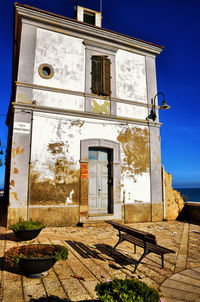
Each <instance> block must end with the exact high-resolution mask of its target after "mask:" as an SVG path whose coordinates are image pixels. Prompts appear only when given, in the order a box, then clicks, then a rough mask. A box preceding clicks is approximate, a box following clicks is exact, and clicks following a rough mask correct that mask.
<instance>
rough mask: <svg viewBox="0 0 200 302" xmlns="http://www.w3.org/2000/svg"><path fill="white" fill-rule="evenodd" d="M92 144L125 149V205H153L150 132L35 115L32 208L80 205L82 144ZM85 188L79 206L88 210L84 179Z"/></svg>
mask: <svg viewBox="0 0 200 302" xmlns="http://www.w3.org/2000/svg"><path fill="white" fill-rule="evenodd" d="M89 138H90V139H92V138H102V139H107V140H112V141H116V142H117V141H118V142H119V143H120V144H121V158H122V167H121V184H122V187H119V189H120V190H121V202H122V201H124V198H125V201H126V202H134V201H135V200H141V201H142V202H149V201H150V193H149V192H150V180H149V142H148V131H147V128H145V127H134V126H133V125H132V126H128V127H124V125H121V124H120V123H115V122H108V121H100V120H94V119H88V118H82V119H77V118H76V119H75V118H73V117H66V116H63V117H62V118H61V117H60V116H56V115H50V114H35V115H34V120H33V139H32V160H31V162H32V165H31V190H30V196H31V204H32V205H36V204H37V205H39V204H56V205H64V204H68V203H73V204H79V202H80V200H79V199H80V190H79V188H80V162H79V161H80V141H81V140H85V139H89ZM86 160H87V159H86ZM83 183H84V185H83ZM81 185H82V186H81V200H82V203H83V204H87V201H86V199H85V198H84V196H85V191H86V190H87V178H85V177H83V175H82V177H81ZM83 191H84V192H83ZM82 195H84V196H82ZM83 212H84V211H83Z"/></svg>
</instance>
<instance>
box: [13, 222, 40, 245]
mask: <svg viewBox="0 0 200 302" xmlns="http://www.w3.org/2000/svg"><path fill="white" fill-rule="evenodd" d="M43 228H44V225H43V224H42V223H41V222H39V221H33V220H31V219H30V220H27V221H26V220H22V219H20V220H19V221H18V222H17V223H15V224H12V225H10V226H9V229H10V230H12V231H13V232H14V234H15V236H16V238H17V239H18V240H20V241H26V240H32V239H34V238H35V237H37V236H38V235H39V233H40V232H41V230H42V229H43Z"/></svg>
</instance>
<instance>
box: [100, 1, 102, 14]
mask: <svg viewBox="0 0 200 302" xmlns="http://www.w3.org/2000/svg"><path fill="white" fill-rule="evenodd" d="M100 13H101V15H102V0H100Z"/></svg>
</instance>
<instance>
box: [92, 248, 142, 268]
mask: <svg viewBox="0 0 200 302" xmlns="http://www.w3.org/2000/svg"><path fill="white" fill-rule="evenodd" d="M95 247H96V248H97V249H98V250H99V251H100V252H101V254H104V255H107V256H109V257H110V258H111V260H114V262H115V263H117V264H119V265H122V266H126V265H131V264H136V262H137V260H135V259H133V258H131V257H129V256H127V255H124V254H122V253H120V252H119V251H117V250H113V249H112V247H111V246H110V245H107V244H96V245H95ZM110 266H114V265H112V264H110Z"/></svg>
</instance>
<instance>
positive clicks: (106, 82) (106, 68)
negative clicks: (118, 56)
mask: <svg viewBox="0 0 200 302" xmlns="http://www.w3.org/2000/svg"><path fill="white" fill-rule="evenodd" d="M110 79H111V77H110V60H109V59H108V58H107V57H103V95H110V94H111V89H110V88H111V87H110Z"/></svg>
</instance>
